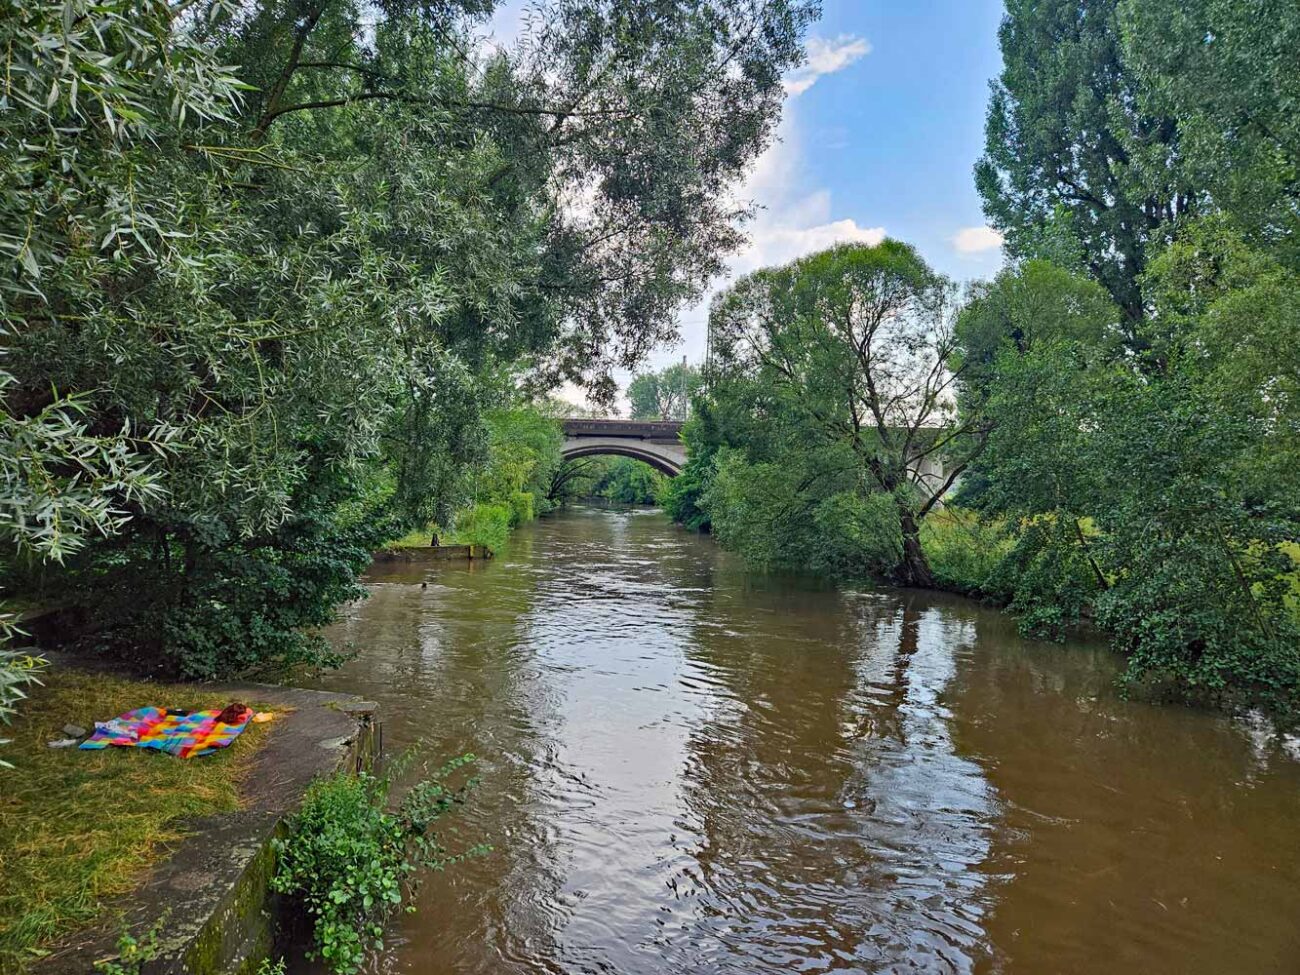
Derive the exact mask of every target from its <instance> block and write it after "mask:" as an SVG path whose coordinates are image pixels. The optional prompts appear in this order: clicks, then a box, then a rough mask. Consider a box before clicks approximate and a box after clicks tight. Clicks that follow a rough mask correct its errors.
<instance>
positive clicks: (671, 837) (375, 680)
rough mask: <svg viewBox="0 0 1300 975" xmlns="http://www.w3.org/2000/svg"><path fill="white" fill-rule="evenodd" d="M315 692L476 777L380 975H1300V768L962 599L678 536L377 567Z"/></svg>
mask: <svg viewBox="0 0 1300 975" xmlns="http://www.w3.org/2000/svg"><path fill="white" fill-rule="evenodd" d="M368 585H369V590H370V598H369V599H368V600H366V601H364V602H362V603H360V604H358V605H356V606H354V607H352V608H351V609H350V610H349V611H348V613H347V615H346V618H345V619H344V620H343V621H342V622H340V623H339V624H337V625H336V626H335V627H334V628H333V629H332V630H331V632H330V637H331V639H332V640H334V641H335V642H337V643H339V644H341V645H342V644H350V645H353V646H354V647H355V649H356V651H357V656H356V657H355V659H353V660H352V661H351V662H350V663H348V664H347V665H346V666H345V667H343V668H342V669H341V670H339V671H337V672H334V673H332V674H330V675H327V676H326V677H324V678H322V679H321V680H320V681H319V684H318V686H321V687H326V688H329V689H332V690H346V691H350V692H353V693H357V694H361V695H363V696H365V697H367V698H371V699H374V700H376V701H378V702H380V704H381V706H382V716H383V722H384V738H385V746H386V748H387V750H388V751H389V752H390V753H391V752H393V751H395V750H399V749H401V748H403V747H405V746H408V745H413V744H415V743H417V742H418V743H420V745H419V747H420V754H421V755H423V756H427V757H429V759H430V760H433V758H436V757H438V756H451V755H455V754H459V753H461V752H466V751H472V752H474V753H476V754H477V756H478V766H479V774H480V775H481V779H482V781H481V784H480V786H479V787H478V789H477V790H476V792H475V794H474V797H473V800H472V803H471V804H470V806H469V807H468V808H467V809H466V810H465V811H463V812H462V813H461V814H459V815H458V816H457V818H456V822H457V825H458V827H459V828H460V831H461V832H460V835H458V836H453V837H448V838H447V839H448V843H449V845H450V846H452V847H453V848H455V847H456V846H457V845H467V844H469V843H472V842H478V841H481V840H482V841H487V842H490V843H492V844H493V845H494V847H495V849H494V851H493V852H492V853H490V854H488V855H487V856H485V857H482V858H479V859H475V860H471V861H469V862H467V863H465V864H462V865H459V866H456V867H453V868H452V869H451V870H449V871H447V872H445V873H442V874H438V875H435V876H433V877H432V878H431V879H430V880H429V881H428V882H426V883H425V884H424V885H423V886H422V887H421V889H420V892H419V894H418V897H417V901H418V911H417V912H416V913H415V914H412V915H406V916H403V917H401V918H400V919H398V920H395V921H394V922H393V931H392V937H391V939H390V950H389V951H387V952H386V953H385V954H384V955H383V957H382V958H380V959H377V960H376V962H375V966H374V970H375V971H382V972H401V973H411V975H468V973H502V975H522V973H564V975H577V973H618V975H641V973H692V975H693V973H719V975H722V973H727V975H732V973H735V975H740V973H747V975H748V973H754V975H766V973H778V972H780V973H785V972H832V971H834V972H895V971H924V972H968V971H974V972H1034V973H1038V972H1098V973H1103V972H1104V973H1113V972H1121V971H1134V972H1143V973H1147V975H1151V973H1163V972H1169V973H1174V972H1177V973H1185V972H1214V973H1224V972H1298V971H1300V828H1298V826H1300V762H1298V761H1296V760H1295V757H1294V756H1289V755H1288V753H1287V752H1285V751H1284V750H1283V749H1281V748H1280V747H1279V746H1277V745H1275V744H1272V743H1269V742H1268V741H1267V740H1266V737H1265V736H1264V735H1263V734H1262V733H1261V732H1260V731H1258V729H1253V728H1252V727H1251V726H1250V725H1249V724H1245V723H1242V722H1239V721H1233V720H1230V719H1227V718H1224V717H1220V716H1216V715H1211V714H1206V713H1201V712H1196V711H1191V710H1187V709H1183V708H1180V707H1175V706H1160V705H1154V704H1148V703H1140V702H1136V701H1125V700H1122V699H1121V698H1120V697H1119V695H1118V694H1117V693H1116V691H1115V689H1114V676H1115V673H1116V662H1115V660H1114V658H1113V657H1112V656H1111V655H1110V654H1109V653H1108V652H1107V651H1106V650H1105V649H1104V648H1103V647H1101V646H1099V645H1093V644H1086V643H1076V644H1072V645H1067V646H1064V647H1062V646H1057V645H1052V644H1045V643H1035V642H1031V641H1025V640H1022V639H1020V638H1018V637H1017V635H1016V630H1015V626H1014V623H1013V622H1012V621H1011V620H1010V619H1008V618H1007V617H1006V616H1004V615H1003V614H1001V613H998V612H996V611H994V610H991V609H988V608H985V607H982V606H980V605H979V604H977V603H974V602H971V601H969V600H963V599H959V598H955V597H945V596H942V595H934V594H930V593H917V592H907V591H890V590H877V589H872V588H869V587H866V586H849V587H833V586H829V585H825V584H821V583H818V582H817V581H816V580H809V579H805V578H800V577H791V576H784V575H765V574H761V573H756V572H752V571H747V570H746V568H745V566H744V565H743V563H741V562H740V560H738V559H737V558H735V557H734V556H731V555H729V554H728V553H726V552H723V551H721V550H720V549H719V548H718V546H717V545H716V544H715V543H714V542H712V541H711V540H710V539H708V538H707V537H700V536H696V535H693V534H690V533H688V532H686V531H684V530H682V529H680V528H678V527H676V526H673V525H671V524H669V523H668V521H667V520H666V519H665V518H664V517H663V515H662V514H661V513H659V512H656V511H610V510H600V509H583V508H579V509H575V510H571V511H567V512H564V513H561V514H559V515H557V516H555V517H551V518H547V519H544V520H542V521H540V522H537V523H534V524H531V525H528V526H525V527H524V528H522V529H521V530H520V531H519V532H517V533H516V534H515V535H514V536H513V538H512V540H511V543H510V545H509V547H508V549H507V550H506V551H505V552H504V553H503V554H502V555H501V556H500V557H499V558H497V559H496V560H494V561H492V562H490V563H481V562H480V563H474V564H472V565H469V566H465V565H445V566H437V567H425V566H410V565H393V564H387V565H377V566H376V567H375V568H374V569H373V570H372V572H371V574H370V576H369V577H368Z"/></svg>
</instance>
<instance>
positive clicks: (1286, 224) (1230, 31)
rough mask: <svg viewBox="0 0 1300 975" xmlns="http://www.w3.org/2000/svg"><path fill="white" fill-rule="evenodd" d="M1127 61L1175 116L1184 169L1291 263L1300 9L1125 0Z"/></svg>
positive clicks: (1257, 3) (1154, 104)
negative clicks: (1283, 254) (1282, 253)
mask: <svg viewBox="0 0 1300 975" xmlns="http://www.w3.org/2000/svg"><path fill="white" fill-rule="evenodd" d="M1119 22H1120V27H1121V35H1120V36H1121V40H1122V49H1123V53H1124V60H1125V63H1126V64H1127V65H1128V67H1129V69H1130V70H1131V71H1132V72H1133V73H1134V75H1135V76H1136V78H1137V79H1138V81H1139V82H1140V85H1139V88H1138V96H1139V98H1140V100H1141V104H1142V105H1143V106H1144V107H1145V108H1146V109H1147V110H1148V111H1150V112H1153V113H1159V114H1162V115H1164V116H1166V117H1173V118H1176V119H1177V120H1178V141H1179V160H1178V164H1179V166H1180V168H1181V169H1182V171H1183V173H1184V178H1185V179H1186V180H1187V181H1188V182H1190V183H1191V184H1192V185H1194V186H1195V187H1196V188H1197V191H1198V194H1199V195H1200V196H1202V197H1203V198H1204V199H1205V200H1206V201H1207V202H1212V204H1213V207H1214V209H1216V210H1218V211H1219V212H1223V213H1228V214H1231V216H1232V218H1233V220H1234V221H1235V222H1236V223H1237V224H1238V226H1239V227H1241V228H1242V229H1243V230H1244V231H1245V232H1246V234H1247V235H1248V237H1249V238H1250V239H1251V240H1252V241H1253V242H1254V243H1256V244H1262V245H1266V246H1270V247H1276V248H1278V249H1279V250H1280V251H1282V252H1284V253H1285V254H1286V255H1287V260H1288V261H1289V262H1290V263H1292V264H1294V263H1295V261H1296V259H1297V258H1298V257H1300V252H1298V251H1297V249H1296V230H1297V229H1298V228H1297V220H1300V213H1298V212H1297V210H1296V206H1295V189H1296V181H1297V178H1300V157H1298V155H1297V153H1298V151H1300V118H1298V117H1297V113H1296V111H1295V105H1296V104H1297V99H1300V56H1297V53H1296V52H1297V51H1300V10H1298V9H1297V8H1296V6H1295V5H1294V4H1280V5H1279V4H1273V3H1269V2H1267V0H1121V3H1120V4H1119Z"/></svg>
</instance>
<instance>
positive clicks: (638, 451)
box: [560, 419, 686, 477]
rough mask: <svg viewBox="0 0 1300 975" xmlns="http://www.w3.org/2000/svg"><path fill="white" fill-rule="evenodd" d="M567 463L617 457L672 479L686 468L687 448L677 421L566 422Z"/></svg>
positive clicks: (564, 449) (565, 451)
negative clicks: (603, 456) (580, 459)
mask: <svg viewBox="0 0 1300 975" xmlns="http://www.w3.org/2000/svg"><path fill="white" fill-rule="evenodd" d="M563 427H564V446H563V447H562V448H561V451H560V453H561V456H563V457H564V459H565V460H573V459H575V458H578V457H592V456H595V455H597V454H614V455H616V456H619V457H631V458H632V459H633V460H640V461H644V462H645V463H647V464H649V465H650V466H651V467H653V468H654V469H655V470H657V471H659V472H660V473H662V474H666V475H668V476H669V477H676V476H677V475H678V474H680V473H681V472H682V468H683V467H684V466H686V447H685V446H684V445H683V444H682V442H681V431H682V425H681V424H680V423H678V422H675V421H654V422H642V421H638V420H586V419H573V420H565V421H563Z"/></svg>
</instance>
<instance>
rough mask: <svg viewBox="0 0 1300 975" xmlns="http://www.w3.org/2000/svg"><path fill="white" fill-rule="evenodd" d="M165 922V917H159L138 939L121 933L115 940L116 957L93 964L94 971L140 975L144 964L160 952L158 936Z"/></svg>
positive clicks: (107, 973) (116, 974)
mask: <svg viewBox="0 0 1300 975" xmlns="http://www.w3.org/2000/svg"><path fill="white" fill-rule="evenodd" d="M166 920H167V917H166V915H164V916H163V917H160V918H159V919H158V920H157V921H155V922H154V923H153V924H152V925H151V926H150V927H149V930H148V931H146V932H145V933H144V934H142V935H141V936H140V937H139V938H137V937H135V935H133V934H131V932H130V931H123V932H122V933H121V935H119V936H118V939H117V957H116V958H105V959H103V960H102V961H97V962H95V971H96V972H98V973H99V975H140V969H142V968H143V967H144V965H145V963H146V962H150V961H153V960H154V959H155V958H157V957H158V954H159V952H160V951H161V950H162V949H161V948H160V947H159V945H158V935H159V934H160V933H161V932H162V927H163V924H164V922H166Z"/></svg>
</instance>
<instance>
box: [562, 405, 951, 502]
mask: <svg viewBox="0 0 1300 975" xmlns="http://www.w3.org/2000/svg"><path fill="white" fill-rule="evenodd" d="M561 424H562V426H563V428H564V446H563V448H561V455H562V456H563V457H564V459H565V460H573V459H574V458H576V457H590V456H592V455H594V454H618V455H620V456H622V457H632V458H635V459H636V460H643V461H645V462H646V463H647V464H649V465H650V466H651V467H653V468H654V469H655V470H657V471H660V472H661V473H664V474H667V475H668V476H669V477H676V476H677V475H678V474H680V473H681V472H682V468H683V467H685V466H686V445H685V444H684V443H682V437H681V434H682V424H681V421H680V420H584V419H570V420H563V421H561ZM908 466H909V467H910V468H911V469H912V476H913V479H914V480H915V481H916V482H917V483H918V484H919V485H923V486H925V487H926V488H928V489H929V490H932V491H933V490H936V489H939V488H942V486H943V484H944V480H945V478H946V476H947V472H946V471H945V470H944V463H943V459H942V457H940V456H938V455H936V454H934V453H929V452H921V453H920V454H919V456H918V457H917V458H916V459H915V460H914V461H913V462H912V463H911V464H909V465H908ZM956 488H957V482H954V483H952V484H950V485H948V490H947V492H945V493H951V492H952V491H955V490H956Z"/></svg>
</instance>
